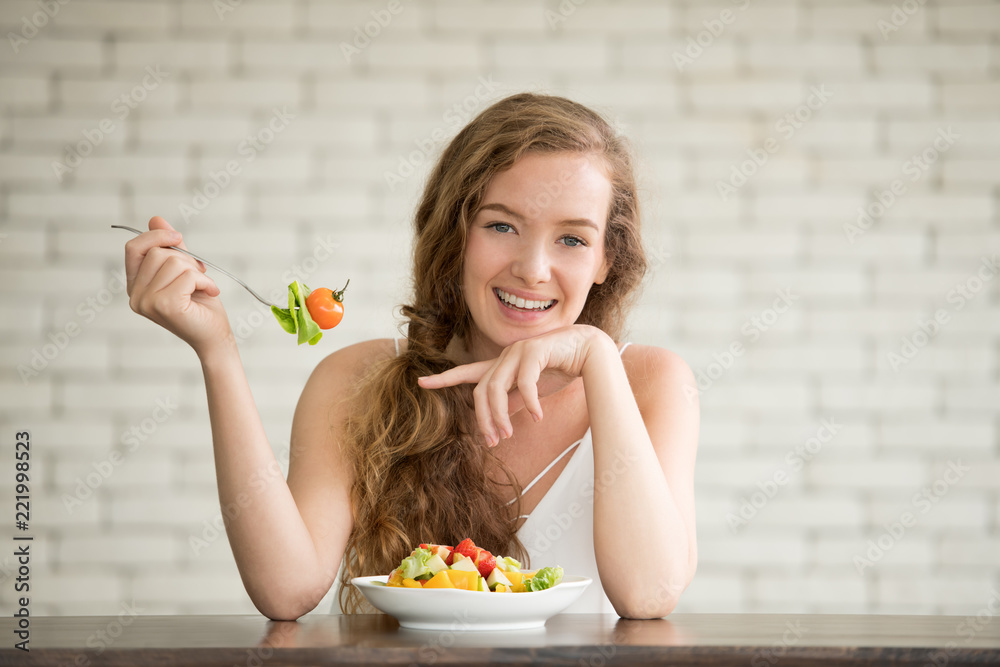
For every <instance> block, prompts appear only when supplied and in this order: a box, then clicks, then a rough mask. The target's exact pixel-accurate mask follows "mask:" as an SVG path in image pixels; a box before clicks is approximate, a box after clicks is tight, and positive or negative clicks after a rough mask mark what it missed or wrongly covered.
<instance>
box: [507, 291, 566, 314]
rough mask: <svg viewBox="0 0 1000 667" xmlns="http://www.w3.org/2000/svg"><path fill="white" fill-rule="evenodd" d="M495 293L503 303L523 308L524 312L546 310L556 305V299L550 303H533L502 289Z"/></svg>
mask: <svg viewBox="0 0 1000 667" xmlns="http://www.w3.org/2000/svg"><path fill="white" fill-rule="evenodd" d="M494 291H495V292H496V294H497V296H499V297H500V299H501V300H502V301H504V302H506V303H507V304H509V305H512V306H515V307H517V308H521V309H523V310H544V309H546V308H548V307H549V306H551V305H552V304H553V303H555V300H554V299H552V300H549V301H532V300H525V299H522V298H520V297H515V296H513V295H511V294H508V293H507V292H504V291H503V290H501V289H495V290H494Z"/></svg>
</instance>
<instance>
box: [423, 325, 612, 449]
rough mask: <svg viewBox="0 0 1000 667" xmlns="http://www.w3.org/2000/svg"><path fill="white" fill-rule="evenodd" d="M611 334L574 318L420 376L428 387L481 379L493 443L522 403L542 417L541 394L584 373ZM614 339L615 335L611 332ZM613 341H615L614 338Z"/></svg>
mask: <svg viewBox="0 0 1000 667" xmlns="http://www.w3.org/2000/svg"><path fill="white" fill-rule="evenodd" d="M600 336H603V337H605V338H607V334H605V333H604V332H603V331H601V330H600V329H598V328H596V327H592V326H588V325H581V324H574V325H571V326H568V327H563V328H560V329H555V330H553V331H549V332H546V333H544V334H542V335H540V336H535V337H533V338H526V339H524V340H519V341H517V342H515V343H513V344H512V345H509V346H508V347H506V348H504V350H503V352H501V353H500V356H499V357H497V358H496V359H489V360H487V361H477V362H474V363H471V364H462V365H461V366H456V367H455V368H450V369H448V370H446V371H444V372H443V373H437V374H435V375H426V376H422V377H420V378H418V379H417V382H418V384H419V385H420V386H421V387H423V388H425V389H438V388H440V387H450V386H453V385H458V384H464V383H475V384H476V388H475V389H474V390H473V392H472V395H473V397H474V398H475V401H476V421H477V422H478V424H479V428H480V430H481V431H482V433H483V436H484V438H485V440H486V442H487V443H488V444H489V445H490V446H491V447H492V446H495V445H496V444H497V443H498V442H499V441H500V435H499V434H500V433H502V434H503V437H505V438H509V437H510V436H511V435H513V433H514V428H513V426H512V425H511V423H510V415H513V414H514V413H516V412H518V411H520V410H521V409H522V408H525V409H527V410H528V412H529V413H531V415H532V417H533V418H534V419H535V421H536V422H537V421H541V419H542V417H543V416H544V415H543V414H542V405H541V403H540V402H539V399H540V398H543V397H545V396H548V395H550V394H554V393H556V392H557V391H559V390H560V389H563V388H564V387H565V386H566V385H568V384H569V383H570V382H572V381H573V380H575V379H576V378H577V377H580V376H581V375H582V374H583V366H584V363H585V362H586V361H587V359H588V357H589V355H590V351H591V349H592V345H593V344H594V341H595V339H596V338H597V337H600ZM608 340H609V341H610V340H611V339H610V338H608ZM612 344H613V343H612Z"/></svg>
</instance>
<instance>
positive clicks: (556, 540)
mask: <svg viewBox="0 0 1000 667" xmlns="http://www.w3.org/2000/svg"><path fill="white" fill-rule="evenodd" d="M395 343H396V355H397V356H398V355H399V339H398V338H396V339H395ZM631 344H632V343H631V342H628V343H625V344H624V345H622V346H621V348H620V349H619V350H618V354H619V355H620V354H621V353H622V352H624V351H625V348H626V347H628V346H629V345H631ZM577 445H579V447H577ZM593 445H594V443H593V440H592V439H591V434H590V428H589V427H588V428H587V432H586V433H585V434H584V436H583V438H581V439H580V440H578V441H576V442H574V443H573V444H571V445H570V446H569V447H567V448H566V449H564V450H563V452H562V453H561V454H560V455H559V456H557V457H556V458H555V459H553V460H552V462H551V463H549V465H547V466H545V468H544V469H543V470H542V471H541V472H540V473H538V475H536V476H535V478H534V479H533V480H531V481H530V482H528V484H527V485H525V486H524V488H523V489H522V490H521V493H522V495H523V494H525V493H527V492H528V489H530V488H531V487H533V486H534V485H535V483H536V482H538V481H539V480H540V479H541V478H542V477H544V476H545V473H547V472H548V471H549V470H551V469H552V467H553V466H554V465H556V464H557V463H558V462H559V461H561V460H562V459H563V457H564V456H566V454H568V453H569V452H570V450H573V454H572V455H571V456H570V459H569V461H568V462H567V463H566V467H565V468H563V470H562V472H561V473H559V477H557V478H556V481H555V482H554V483H553V484H552V486H551V487H550V488H549V490H548V491H546V492H545V495H544V496H543V497H542V499H541V500H540V501H538V505H537V506H536V507H535V509H534V510H533V511H532V513H531V514H530V515H528V514H522V515H521V517H520V518H525V517H526V518H525V521H524V523H523V524H522V525H521V527H520V528H519V529H518V531H517V536H518V538H520V540H521V543H522V544H523V545H524V547H525V548H526V549H527V550H528V554H529V555H530V556H531V569H534V570H537V569H538V568H541V567H545V566H548V565H558V566H559V567H561V568H562V569H563V571H564V572H565V573H566V574H572V575H583V576H585V577H590V578H591V579H593V580H594V583H592V584H590V586H588V587H587V590H585V591H584V592H583V595H581V596H580V598H579V599H578V600H577V601H576V602H574V603H573V604H572V605H570V606H569V607H568V608H567V609H566V610H565V611H563V612H562V613H564V614H614V613H615V608H614V607H613V606H612V605H611V601H610V600H608V596H607V595H606V594H605V593H604V587H603V586H602V585H601V577H600V575H599V574H598V573H597V556H596V555H595V554H594V452H593ZM574 448H575V449H574ZM332 592H333V594H334V597H333V605H332V609H331V610H330V613H331V614H340V613H341V612H340V605H339V603H338V600H337V596H338V595H339V592H340V575H339V574H338V576H337V581H336V582H335V583H334V586H333V589H332Z"/></svg>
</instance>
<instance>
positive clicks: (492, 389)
mask: <svg viewBox="0 0 1000 667" xmlns="http://www.w3.org/2000/svg"><path fill="white" fill-rule="evenodd" d="M500 359H501V361H500V362H499V363H498V364H497V367H496V368H494V369H493V372H492V373H491V374H490V379H489V381H488V382H487V383H486V395H487V396H488V397H489V407H490V418H491V419H492V420H493V422H494V423H495V424H496V425H497V428H498V429H499V431H501V432H502V433H503V437H504V438H509V437H510V436H512V435H514V426H513V424H511V423H510V414H509V413H508V409H509V408H508V405H507V398H508V392H509V391H510V390H511V389H513V388H514V377H515V375H514V374H515V373H516V372H517V369H518V367H519V366H520V364H521V362H522V359H523V357H522V356H521V355H519V354H516V353H514V352H513V351H510V352H509V353H505V354H503V355H501V357H500Z"/></svg>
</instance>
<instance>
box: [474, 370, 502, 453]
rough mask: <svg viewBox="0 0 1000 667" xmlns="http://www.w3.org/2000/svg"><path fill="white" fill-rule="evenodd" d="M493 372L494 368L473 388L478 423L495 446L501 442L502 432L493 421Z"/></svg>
mask: <svg viewBox="0 0 1000 667" xmlns="http://www.w3.org/2000/svg"><path fill="white" fill-rule="evenodd" d="M492 374H493V371H492V369H491V370H490V371H488V372H487V373H486V374H485V375H484V376H483V378H482V380H480V381H479V384H477V385H476V388H475V389H473V390H472V396H473V398H474V399H475V407H476V423H477V424H479V428H480V429H481V430H482V432H483V433H484V434H485V436H486V440H487V444H488V445H489V446H490V447H495V446H496V445H497V444H498V443H499V442H500V434H499V432H498V431H497V428H496V424H494V422H493V411H492V410H491V409H490V396H489V382H490V376H491V375H492Z"/></svg>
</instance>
